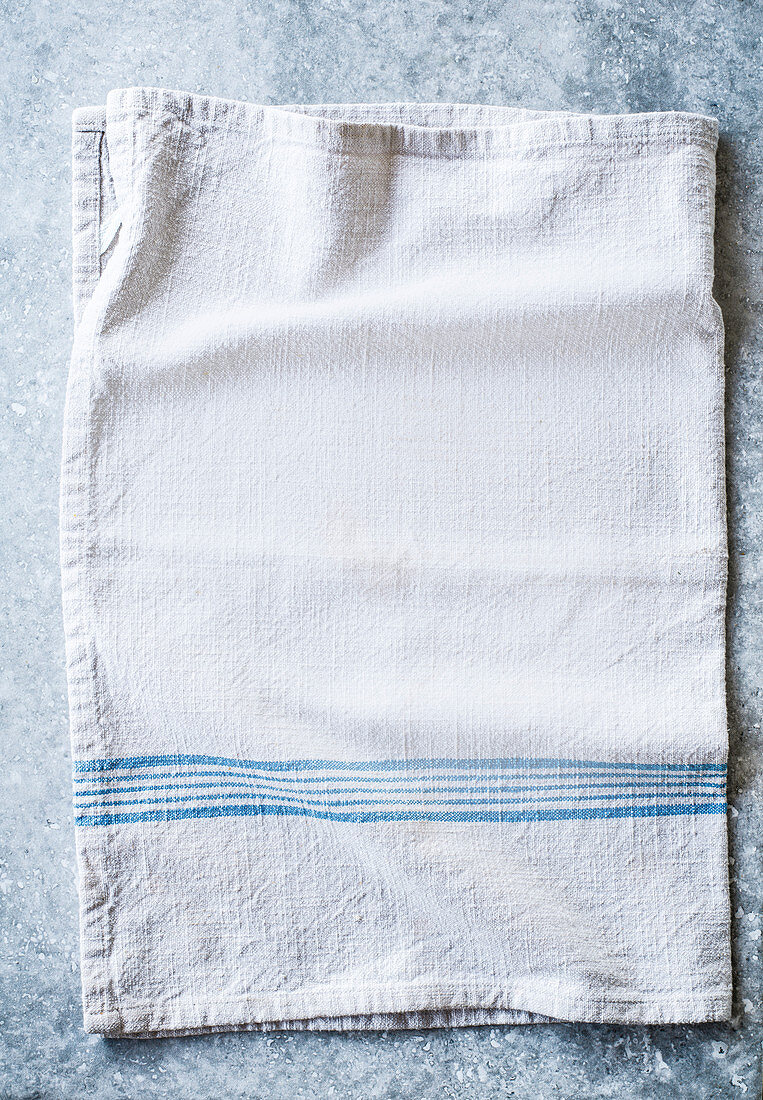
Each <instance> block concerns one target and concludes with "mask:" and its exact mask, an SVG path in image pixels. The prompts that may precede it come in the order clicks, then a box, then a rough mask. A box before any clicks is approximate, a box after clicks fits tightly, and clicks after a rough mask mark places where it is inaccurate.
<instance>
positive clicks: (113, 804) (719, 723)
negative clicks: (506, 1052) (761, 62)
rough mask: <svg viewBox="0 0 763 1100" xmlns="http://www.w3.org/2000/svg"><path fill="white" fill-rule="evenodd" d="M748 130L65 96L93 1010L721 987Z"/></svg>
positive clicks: (726, 973) (401, 1017) (649, 999)
mask: <svg viewBox="0 0 763 1100" xmlns="http://www.w3.org/2000/svg"><path fill="white" fill-rule="evenodd" d="M716 138H717V131H716V123H715V121H714V120H712V119H708V118H704V117H700V116H696V115H688V114H646V115H628V116H612V117H608V116H595V115H592V116H584V115H564V114H556V113H543V112H532V111H523V110H513V109H507V108H497V107H482V106H461V105H442V104H438V105H428V104H424V105H422V104H395V105H363V106H357V105H341V106H320V107H304V106H292V107H285V108H282V107H262V106H255V105H251V104H246V103H240V102H232V101H226V100H221V99H214V98H208V97H204V96H197V95H186V94H181V93H176V92H170V91H164V90H157V89H146V88H133V89H128V90H122V91H115V92H113V93H111V94H110V95H109V96H108V100H107V105H106V107H105V109H104V108H85V109H82V110H79V111H77V112H75V115H74V298H75V341H74V351H73V357H72V364H71V371H70V379H69V388H68V396H67V405H66V414H65V441H64V453H63V477H62V501H61V550H62V576H63V595H64V614H65V626H66V635H67V664H68V678H69V687H70V709H71V730H72V733H71V735H72V746H73V756H74V788H75V807H76V825H77V846H78V858H79V867H80V876H81V931H82V980H83V991H84V1009H85V1025H86V1027H87V1029H88V1030H89V1031H93V1032H101V1033H104V1034H109V1035H116V1034H138V1033H154V1034H173V1033H175V1034H177V1033H190V1032H194V1031H213V1030H223V1029H227V1028H270V1027H278V1028H285V1027H286V1028H316V1027H319V1028H359V1027H369V1028H387V1027H420V1026H445V1025H465V1024H481V1023H505V1022H530V1021H535V1020H548V1019H562V1020H586V1021H609V1022H614V1023H664V1022H672V1021H701V1020H711V1019H720V1018H725V1017H727V1016H728V1015H729V1012H730V964H729V942H728V941H729V937H728V889H727V860H726V818H725V812H724V811H725V775H726V751H727V739H726V727H725V695H724V599H725V572H726V545H725V513H724V456H723V369H722V323H721V318H720V314H719V310H718V308H717V306H716V304H715V303H714V301H713V299H712V296H711V285H712V278H713V209H714V185H715V167H714V164H715V160H714V158H715V147H716Z"/></svg>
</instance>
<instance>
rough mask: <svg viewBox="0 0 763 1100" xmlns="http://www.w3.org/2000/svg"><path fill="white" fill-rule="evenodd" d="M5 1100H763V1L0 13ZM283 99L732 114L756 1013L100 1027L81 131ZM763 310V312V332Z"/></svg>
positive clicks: (209, 1) (735, 746) (734, 727)
mask: <svg viewBox="0 0 763 1100" xmlns="http://www.w3.org/2000/svg"><path fill="white" fill-rule="evenodd" d="M0 18H1V19H2V24H3V40H4V43H5V48H4V50H3V56H4V63H3V66H2V68H1V69H0V89H1V94H2V113H1V114H0V141H1V142H2V146H3V149H2V158H1V162H0V173H2V198H3V201H2V206H1V207H0V232H1V234H2V244H1V246H0V248H1V250H2V251H1V253H0V269H1V270H2V275H3V282H2V290H3V295H2V301H1V302H0V310H1V311H2V312H1V313H0V317H1V318H2V324H0V348H1V349H2V351H1V354H2V360H3V371H2V379H1V381H0V385H1V386H2V400H1V401H0V414H1V418H2V441H1V443H0V446H1V447H2V461H1V463H0V477H1V478H2V494H3V496H2V499H3V510H2V516H3V521H4V526H3V538H2V561H1V565H0V574H1V577H0V583H2V585H3V586H4V587H5V594H4V598H3V601H2V611H3V615H4V618H5V620H6V623H5V625H4V627H3V629H2V637H1V639H0V640H1V641H2V647H3V650H2V659H1V661H2V672H1V673H0V697H1V698H2V703H3V706H4V721H3V735H4V758H5V765H4V767H3V768H2V774H1V775H0V784H1V785H2V793H1V795H0V903H1V904H2V924H1V925H0V935H1V936H2V950H0V987H1V990H2V992H1V993H0V998H1V1000H0V1012H1V1013H2V1022H1V1023H0V1096H2V1097H6V1098H13V1100H33V1098H45V1100H47V1098H69V1097H72V1098H77V1100H80V1098H82V1100H86V1098H91V1097H93V1098H98V1100H112V1098H114V1100H116V1098H133V1097H135V1098H138V1097H140V1098H143V1097H189V1098H193V1097H218V1096H219V1097H223V1098H226V1100H228V1098H238V1097H241V1098H243V1097H246V1098H247V1100H252V1098H259V1097H263V1098H265V1097H267V1098H269V1100H271V1098H272V1100H290V1098H292V1097H307V1096H312V1097H318V1098H321V1100H322V1098H324V1097H336V1098H351V1100H365V1098H371V1097H381V1098H390V1100H392V1098H397V1097H400V1098H403V1097H411V1098H416V1100H427V1098H430V1097H459V1098H460V1097H469V1096H473V1097H480V1098H485V1100H489V1098H492V1097H517V1098H520V1100H522V1098H527V1100H529V1098H532V1100H542V1098H555V1097H558V1098H561V1100H577V1098H578V1097H580V1098H587V1097H617V1098H618V1100H631V1098H638V1097H652V1096H655V1097H666V1098H671V1100H679V1098H689V1097H692V1098H696V1100H700V1098H701V1100H705V1098H708V1100H709V1098H710V1097H713V1098H718V1097H721V1098H729V1100H730V1098H736V1097H742V1096H746V1097H747V1098H748V1100H752V1098H755V1100H757V1098H758V1097H759V1096H760V1095H761V1064H760V1040H761V1037H763V1024H762V1022H761V1021H762V1019H763V999H762V998H761V992H762V990H761V947H762V941H761V899H762V897H763V866H762V865H761V858H760V853H761V848H760V846H761V843H762V839H761V837H762V834H761V816H762V811H763V799H762V798H761V793H762V786H763V785H762V782H761V765H760V759H761V752H760V749H761V731H760V724H761V721H763V698H762V696H761V688H762V687H763V632H761V622H762V621H763V619H762V617H761V611H762V610H763V608H762V607H761V604H762V603H763V592H762V589H761V585H760V576H761V545H762V544H763V540H762V539H761V535H763V403H761V381H760V365H761V360H762V359H763V348H762V347H761V344H762V337H761V330H760V324H759V318H760V308H761V282H762V281H763V279H762V276H761V245H762V244H763V230H762V228H761V206H763V195H762V194H761V180H763V149H762V148H761V144H760V121H761V114H762V113H763V107H762V106H761V104H762V103H763V97H761V74H762V68H763V66H762V64H761V62H762V61H763V48H762V44H763V6H761V3H760V2H759V0H698V2H692V0H642V3H641V4H640V5H639V4H638V2H637V0H635V2H634V3H632V4H626V3H619V2H609V0H551V2H547V3H542V4H541V3H534V2H533V0H516V2H504V0H495V2H492V3H490V2H487V3H485V2H483V3H467V0H459V2H458V3H456V2H451V0H435V2H431V0H410V2H400V0H315V2H310V0H265V2H259V0H185V2H184V3H180V2H179V0H136V2H134V3H132V4H129V5H128V4H118V3H117V4H113V3H112V4H106V3H104V2H103V0H88V2H87V3H85V2H84V0H77V2H72V0H56V2H51V0H34V2H31V0H0ZM129 84H152V85H162V86H165V87H172V88H180V89H183V90H188V91H200V92H207V93H210V94H215V95H223V96H229V97H234V98H239V99H249V100H255V101H262V102H273V103H278V102H290V101H291V102H294V101H303V102H320V101H342V100H344V101H352V100H355V101H357V100H394V99H411V100H462V101H478V102H485V103H502V104H516V105H521V106H530V107H550V108H562V109H564V108H568V109H572V110H577V111H580V110H585V111H597V112H618V111H643V110H665V109H672V108H678V109H685V110H693V111H701V112H705V113H710V114H715V115H716V116H717V117H718V118H719V119H720V124H721V135H722V137H721V146H720V152H719V194H718V223H717V244H718V258H717V270H718V278H717V296H718V298H719V300H720V302H721V305H722V308H723V312H724V316H725V321H726V326H727V336H728V339H727V369H728V405H727V410H728V444H729V455H728V474H729V523H730V532H731V574H732V575H731V588H730V609H729V620H728V625H729V704H730V730H731V749H732V757H731V769H730V772H731V787H732V794H731V803H732V806H733V808H732V810H731V822H730V823H731V829H732V853H731V858H732V873H733V891H734V895H733V911H734V912H735V914H736V917H735V926H734V936H735V944H736V959H735V966H736V998H735V1010H734V1011H735V1015H734V1019H733V1021H732V1022H731V1024H729V1025H711V1026H707V1027H691V1028H688V1027H665V1028H623V1027H617V1028H613V1027H594V1026H584V1027H581V1026H573V1025H538V1026H535V1027H515V1028H510V1027H508V1028H492V1029H488V1028H486V1029H474V1030H468V1029H466V1030H460V1031H459V1030H455V1031H446V1032H421V1033H415V1032H414V1033H390V1034H381V1035H380V1034H373V1033H365V1034H358V1033H356V1034H349V1035H315V1034H313V1035H310V1034H305V1035H294V1034H291V1035H287V1034H277V1035H270V1036H268V1035H259V1034H238V1035H236V1034H234V1035H219V1036H212V1037H207V1038H192V1039H177V1040H167V1039H165V1040H147V1041H136V1040H121V1041H105V1040H101V1039H92V1038H88V1036H86V1035H85V1034H84V1032H83V1031H82V1028H81V1015H80V1003H79V984H78V983H79V975H78V943H77V918H76V879H75V863H74V847H73V827H72V812H71V792H70V776H69V748H68V732H67V713H66V696H65V678H64V655H63V639H62V629H61V615H60V607H59V576H58V548H57V494H58V461H59V446H60V432H61V415H62V405H63V395H64V386H65V380H66V371H67V357H68V352H69V343H70V329H71V317H70V268H69V264H70V254H69V246H70V241H69V234H70V230H69V125H70V115H71V110H72V108H73V107H75V106H80V105H84V104H89V103H100V102H102V101H103V99H104V97H105V94H106V92H107V91H108V89H110V88H112V87H118V86H125V85H129ZM756 322H757V324H756Z"/></svg>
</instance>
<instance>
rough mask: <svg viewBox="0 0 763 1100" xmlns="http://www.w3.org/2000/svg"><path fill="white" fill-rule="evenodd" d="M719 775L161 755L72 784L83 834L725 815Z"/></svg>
mask: <svg viewBox="0 0 763 1100" xmlns="http://www.w3.org/2000/svg"><path fill="white" fill-rule="evenodd" d="M157 768H158V769H165V772H164V773H163V774H162V773H159V774H157V773H156V769H157ZM200 768H204V769H207V770H202V771H200V770H198V769H200ZM167 769H169V770H167ZM209 769H216V770H209ZM725 773H726V767H725V764H717V763H710V764H696V763H675V762H672V761H671V762H652V763H644V762H640V761H639V762H637V761H601V760H575V759H570V758H534V757H505V758H491V759H461V758H439V759H437V758H418V759H412V760H401V759H397V760H323V759H316V760H285V761H273V760H265V761H256V760H242V759H239V758H232V757H221V756H207V755H197V754H163V755H151V756H132V757H122V758H118V757H111V758H107V759H100V760H77V761H75V762H74V788H75V809H76V811H77V817H76V822H77V824H78V825H81V826H93V825H116V824H123V823H134V822H141V821H145V822H155V821H180V820H184V819H188V818H214V817H266V816H282V817H294V816H300V817H307V818H315V819H319V820H324V821H335V822H345V823H373V822H385V821H440V822H499V823H504V822H505V823H508V822H521V821H527V822H530V821H570V820H580V821H587V820H595V819H607V818H614V819H616V818H626V817H633V818H638V817H642V818H644V817H663V816H675V815H678V814H711V813H712V814H715V813H724V812H725V810H726V782H725ZM157 779H165V780H168V782H165V783H157V782H156V780H157ZM189 781H190V782H189ZM231 788H232V789H231ZM242 788H243V789H242ZM350 796H358V797H350ZM478 796H480V797H478ZM178 803H191V804H192V805H185V806H182V807H181V806H178V805H177V804H178ZM592 803H593V804H594V805H592Z"/></svg>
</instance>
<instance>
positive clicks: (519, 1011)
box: [84, 988, 731, 1038]
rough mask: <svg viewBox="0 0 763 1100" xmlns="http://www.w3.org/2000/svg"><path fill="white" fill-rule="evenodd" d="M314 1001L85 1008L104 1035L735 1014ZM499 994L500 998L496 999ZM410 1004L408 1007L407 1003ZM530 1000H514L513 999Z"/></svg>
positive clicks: (661, 1007) (535, 998)
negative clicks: (309, 1003)
mask: <svg viewBox="0 0 763 1100" xmlns="http://www.w3.org/2000/svg"><path fill="white" fill-rule="evenodd" d="M310 1000H311V1001H312V1002H313V1007H312V1008H311V1007H308V1005H307V1004H305V1003H304V1002H301V1000H300V998H298V997H293V996H292V997H290V998H288V1002H290V1004H288V1003H287V997H285V996H274V997H272V998H271V999H269V1000H267V999H264V998H262V997H258V998H256V999H254V998H240V999H237V1000H221V1001H209V1002H207V1003H200V1002H199V1001H197V1000H193V1001H188V1002H186V1003H182V1002H181V1003H178V1002H173V1004H172V1005H161V1004H157V1003H149V1002H147V1003H145V1004H134V1005H129V1006H122V1007H120V1008H114V1009H108V1010H104V1011H97V1012H89V1011H88V1010H87V1009H86V1010H85V1018H84V1024H85V1030H86V1031H88V1032H90V1033H92V1034H98V1035H104V1036H112V1037H113V1036H118V1035H124V1036H136V1037H137V1036H154V1037H156V1038H162V1037H172V1036H181V1035H204V1034H211V1033H215V1032H221V1031H394V1030H424V1029H432V1028H439V1027H442V1028H446V1027H480V1026H494V1025H505V1024H531V1023H573V1022H574V1023H600V1024H637V1025H655V1024H661V1025H665V1024H699V1023H711V1022H718V1021H722V1020H728V1019H730V1018H731V993H730V991H729V992H712V993H706V994H701V993H700V994H698V993H696V992H691V993H688V994H686V995H680V994H673V993H671V994H663V995H661V996H655V997H649V998H637V997H634V998H633V999H627V998H621V999H617V998H606V997H602V998H600V999H593V998H588V999H581V997H580V996H579V995H575V994H574V993H570V994H564V993H555V994H548V993H543V992H542V991H535V992H533V991H532V990H528V991H527V992H526V993H525V994H524V995H523V996H522V997H521V998H520V997H518V996H515V997H502V998H500V1000H501V1001H502V1002H503V1003H502V1004H496V1003H493V1004H492V1005H489V1004H488V1003H486V1002H483V1003H479V1002H478V1001H476V1000H475V1002H474V1003H471V1004H469V1003H466V1002H465V1001H464V1000H459V1001H458V1002H456V1001H455V1000H454V999H453V998H452V995H450V996H449V995H443V994H442V993H440V994H437V993H430V994H429V995H428V996H422V995H421V991H419V993H418V996H417V997H413V996H411V995H410V993H409V992H408V991H406V990H405V989H403V988H401V989H400V990H399V991H398V993H397V995H395V992H394V991H390V990H389V988H387V989H386V990H384V991H383V992H380V994H379V995H378V996H377V997H373V996H371V995H369V996H366V997H365V998H362V999H361V998H357V999H356V1003H352V1002H351V1000H350V999H349V998H347V997H342V996H337V995H332V996H330V997H326V996H325V995H324V996H323V997H321V998H320V1001H321V1002H322V1003H318V1001H319V998H317V997H311V998H310ZM496 1000H498V998H493V1001H494V1002H495V1001H496ZM403 1004H405V1005H406V1007H405V1008H403V1007H402V1005H403ZM520 1004H521V1005H522V1006H523V1007H521V1008H520V1007H512V1006H513V1005H520Z"/></svg>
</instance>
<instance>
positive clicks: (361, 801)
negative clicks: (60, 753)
mask: <svg viewBox="0 0 763 1100" xmlns="http://www.w3.org/2000/svg"><path fill="white" fill-rule="evenodd" d="M693 793H698V794H702V793H704V792H693ZM242 797H244V796H243V795H242V794H241V793H239V792H238V791H236V792H233V791H221V792H220V793H219V794H186V795H164V796H163V797H162V798H143V799H141V798H128V799H127V801H121V800H120V801H118V802H117V801H114V800H111V801H96V802H88V803H82V802H79V803H75V808H76V809H78V810H92V809H97V808H99V807H102V806H153V805H157V804H158V805H162V804H166V803H168V802H200V801H201V800H203V799H218V800H219V799H224V798H242ZM251 797H252V798H257V799H263V800H264V799H267V800H269V801H271V802H281V803H283V804H289V803H292V802H296V803H298V804H299V805H301V806H387V805H389V803H390V802H394V801H395V800H394V799H391V798H351V799H332V798H321V799H307V798H302V797H301V796H300V795H282V794H263V793H262V792H261V791H260V792H254V791H253V792H252V794H251ZM676 797H680V796H679V795H677V794H676V792H675V791H665V792H664V793H662V794H660V793H656V792H654V791H644V792H636V793H635V794H633V795H631V798H653V799H656V800H658V799H663V798H665V799H667V798H676ZM685 797H687V798H688V797H691V795H689V794H687V795H686V796H685ZM705 797H709V796H708V795H705ZM722 797H723V795H722V794H721V793H720V792H719V793H718V794H717V795H716V796H715V798H716V799H718V798H722ZM606 799H618V800H619V801H621V802H626V801H627V799H624V798H623V795H622V794H621V793H619V794H590V795H586V794H576V795H571V796H569V797H568V796H565V795H553V796H551V797H548V798H546V797H544V798H535V797H534V796H533V795H528V796H527V797H526V798H438V799H427V798H411V799H409V800H408V801H409V803H424V802H426V803H427V805H430V806H490V805H494V804H495V803H496V802H500V803H502V804H503V805H506V806H511V805H513V804H518V803H520V802H532V803H541V802H602V801H604V800H606ZM400 805H401V806H402V805H404V803H400Z"/></svg>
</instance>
